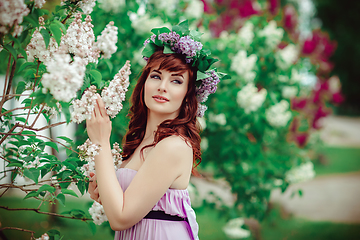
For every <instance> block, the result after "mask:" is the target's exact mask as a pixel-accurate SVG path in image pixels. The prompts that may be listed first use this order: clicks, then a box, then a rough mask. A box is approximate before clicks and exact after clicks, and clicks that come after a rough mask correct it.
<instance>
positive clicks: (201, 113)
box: [196, 103, 207, 118]
mask: <svg viewBox="0 0 360 240" xmlns="http://www.w3.org/2000/svg"><path fill="white" fill-rule="evenodd" d="M206 109H207V106H206V105H203V104H200V103H198V107H197V113H196V116H197V117H201V118H202V117H203V116H204V114H205V111H206Z"/></svg>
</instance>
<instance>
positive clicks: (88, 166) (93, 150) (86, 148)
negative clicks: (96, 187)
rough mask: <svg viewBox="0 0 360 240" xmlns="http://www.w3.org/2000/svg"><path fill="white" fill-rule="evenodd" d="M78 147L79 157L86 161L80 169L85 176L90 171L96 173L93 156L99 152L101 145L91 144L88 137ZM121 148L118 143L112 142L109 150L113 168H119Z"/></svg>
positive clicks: (88, 174)
mask: <svg viewBox="0 0 360 240" xmlns="http://www.w3.org/2000/svg"><path fill="white" fill-rule="evenodd" d="M78 149H79V158H80V160H82V161H85V162H86V163H85V164H84V165H83V166H82V167H81V168H80V171H81V172H82V173H83V174H84V175H85V176H90V172H93V173H96V171H95V156H96V155H98V154H99V151H100V150H101V146H100V145H99V144H93V143H92V142H91V141H90V140H89V139H87V140H86V141H85V143H84V144H83V145H80V146H78ZM120 153H121V149H120V147H119V144H118V143H114V144H113V148H112V150H111V154H112V158H113V163H114V169H115V170H117V169H119V168H120V165H121V163H122V157H121V154H120Z"/></svg>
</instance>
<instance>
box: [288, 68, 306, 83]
mask: <svg viewBox="0 0 360 240" xmlns="http://www.w3.org/2000/svg"><path fill="white" fill-rule="evenodd" d="M305 78H306V74H305V73H302V72H299V71H298V70H297V69H295V68H292V69H291V76H290V79H289V80H290V81H289V83H290V84H294V83H301V82H302V81H304V79H305Z"/></svg>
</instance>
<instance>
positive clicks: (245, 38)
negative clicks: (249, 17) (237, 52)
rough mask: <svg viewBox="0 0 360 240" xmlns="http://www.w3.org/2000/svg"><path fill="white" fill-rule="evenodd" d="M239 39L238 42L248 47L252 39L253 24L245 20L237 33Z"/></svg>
mask: <svg viewBox="0 0 360 240" xmlns="http://www.w3.org/2000/svg"><path fill="white" fill-rule="evenodd" d="M237 36H238V39H239V44H240V45H241V46H244V47H245V48H247V47H249V45H250V44H251V43H252V41H253V39H254V36H255V34H254V24H252V23H251V22H249V21H247V22H246V23H245V24H244V26H242V27H241V28H240V30H239V32H238V34H237Z"/></svg>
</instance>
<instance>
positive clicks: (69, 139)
mask: <svg viewBox="0 0 360 240" xmlns="http://www.w3.org/2000/svg"><path fill="white" fill-rule="evenodd" d="M58 138H60V139H62V140H65V141H66V142H67V143H69V144H72V143H73V140H72V139H71V138H68V137H65V136H60V137H58Z"/></svg>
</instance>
